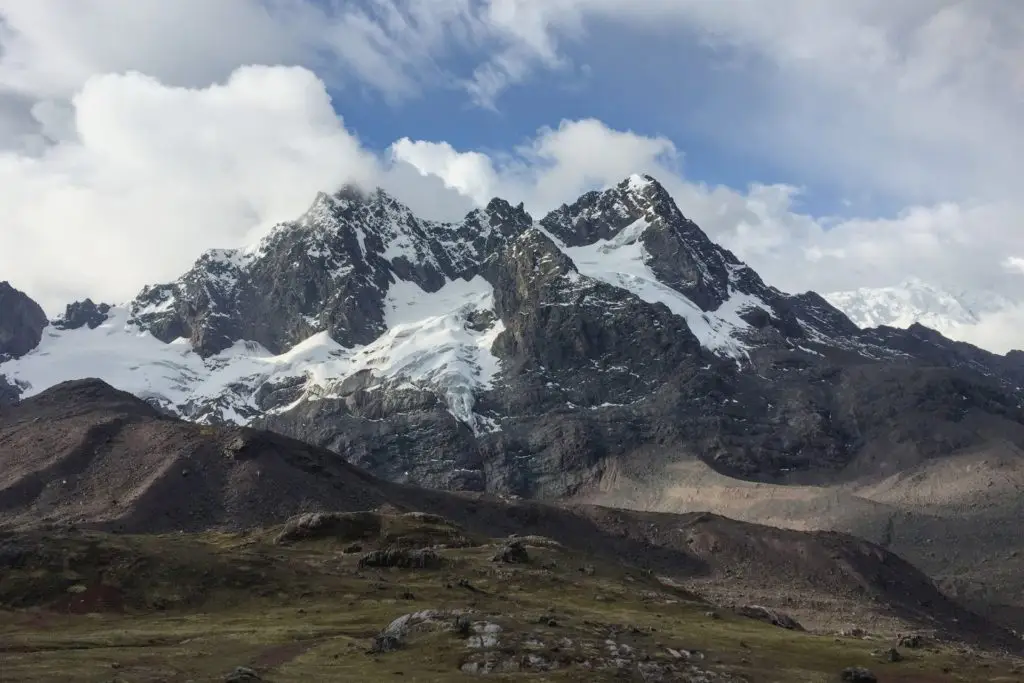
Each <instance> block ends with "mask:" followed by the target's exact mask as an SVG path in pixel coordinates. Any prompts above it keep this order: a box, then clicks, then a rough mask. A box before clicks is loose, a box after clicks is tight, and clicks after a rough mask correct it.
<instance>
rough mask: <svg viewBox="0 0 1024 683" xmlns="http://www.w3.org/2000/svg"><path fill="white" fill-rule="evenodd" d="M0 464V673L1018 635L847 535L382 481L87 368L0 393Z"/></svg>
mask: <svg viewBox="0 0 1024 683" xmlns="http://www.w3.org/2000/svg"><path fill="white" fill-rule="evenodd" d="M0 472H2V473H3V475H2V477H3V478H2V479H0V566H2V567H3V571H2V572H0V650H2V651H3V657H4V674H5V676H7V675H13V676H14V677H15V678H14V679H12V680H26V681H36V680H38V681H46V680H57V679H59V678H61V677H66V676H67V675H69V672H74V675H75V677H76V678H75V680H87V681H91V680H97V681H100V680H104V681H105V680H109V679H110V676H111V674H113V675H114V676H115V678H117V679H118V680H179V679H180V680H186V679H192V680H218V679H219V680H249V681H254V680H267V681H290V680H310V677H312V678H313V679H317V680H347V679H346V678H345V676H348V677H350V678H351V679H352V680H355V679H360V680H391V679H392V678H395V679H397V678H399V677H402V676H409V675H412V676H413V677H418V678H417V680H430V681H451V680H469V679H472V678H476V677H479V676H488V677H493V678H496V679H497V680H515V679H517V678H519V677H522V676H527V677H529V676H531V675H532V676H541V680H565V681H583V680H587V681H601V680H609V681H610V680H634V681H766V682H767V681H782V680H838V677H839V676H841V675H842V672H843V670H845V669H851V670H852V669H853V668H864V669H866V670H872V671H876V672H883V673H884V676H885V677H884V678H880V679H878V680H903V681H915V680H925V678H922V676H930V677H929V678H927V680H935V681H955V680H978V678H977V676H979V675H988V674H992V675H996V674H998V675H999V676H1011V677H1010V678H1007V679H1006V680H1014V679H1013V678H1012V676H1013V675H1014V672H1016V671H1018V669H1017V668H1016V667H1017V666H1018V660H1017V659H1016V658H1015V653H1018V652H1019V651H1021V650H1022V646H1021V641H1020V639H1019V638H1018V637H1017V636H1016V635H1014V634H1013V633H1011V632H1009V631H1008V630H1006V629H1004V628H1002V627H1000V626H998V625H997V624H995V623H994V622H993V621H991V620H990V619H988V618H986V617H983V616H981V615H979V614H977V613H974V612H971V611H969V610H967V609H965V608H963V607H962V606H960V605H959V604H958V603H956V602H955V601H953V600H951V599H949V598H948V597H947V596H946V595H944V594H943V593H942V592H940V591H939V590H938V589H937V588H936V586H935V585H934V584H933V582H932V581H931V580H930V579H928V578H927V577H926V576H925V575H924V574H923V573H921V572H920V571H919V570H917V569H916V568H914V567H913V566H912V565H910V564H908V563H907V562H905V561H904V560H902V559H901V558H899V557H898V556H896V555H894V554H892V553H890V552H889V551H887V550H885V549H884V548H882V547H880V546H878V545H875V544H872V543H869V542H866V541H862V540H859V539H857V538H854V537H852V536H848V535H844V534H839V533H826V532H800V531H792V530H784V529H778V528H773V527H767V526H761V525H755V524H749V523H743V522H737V521H732V520H729V519H726V518H723V517H718V516H715V515H709V514H706V513H699V514H682V515H679V514H665V513H651V512H638V511H628V510H617V509H611V508H601V507H593V506H589V505H553V504H548V503H541V502H535V501H522V500H506V499H502V498H499V497H494V496H491V495H487V494H478V493H449V492H443V491H437V490H428V489H421V488H418V487H414V486H410V485H405V484H398V483H393V482H387V481H383V480H380V479H377V478H375V477H373V476H372V475H370V474H368V473H366V472H363V471H361V470H360V469H358V468H356V467H354V466H352V465H349V464H347V463H344V462H343V461H341V460H340V459H339V458H337V456H336V455H335V454H333V453H331V452H330V451H326V450H324V449H320V448H317V447H313V446H309V445H307V444H303V443H301V442H297V441H293V440H291V439H288V438H285V437H281V436H279V435H276V434H273V433H270V432H265V431H258V430H253V429H249V428H245V427H234V426H213V425H196V424H193V423H188V422H184V421H181V420H180V419H178V418H176V417H174V416H170V415H167V414H165V413H162V412H160V411H158V410H156V409H155V408H153V407H152V406H150V405H149V404H147V403H145V402H143V401H141V400H140V399H137V398H136V397H134V396H132V395H130V394H127V393H124V392H120V391H118V390H116V389H113V388H112V387H110V386H109V385H106V384H105V383H103V382H101V381H99V380H79V381H73V382H69V383H64V384H61V385H58V386H56V387H53V388H51V389H48V390H46V391H44V392H42V393H40V394H38V395H35V396H32V397H29V398H27V399H25V400H23V401H21V402H20V403H19V404H18V405H17V406H7V407H5V408H2V409H0ZM286 519H287V522H286V523H282V522H283V521H284V520H286ZM339 601H340V602H343V603H345V604H346V605H347V607H346V608H345V609H342V610H339V609H338V605H339ZM86 615H88V616H86ZM268 616H269V617H272V618H270V619H268V618H267V617H268ZM901 634H902V635H901ZM983 672H984V673H983ZM851 675H852V674H851ZM232 676H236V678H231V677H232ZM964 676H967V677H968V678H964ZM510 677H511V678H510ZM544 677H546V678H544ZM972 677H973V678H972ZM865 680H868V679H865Z"/></svg>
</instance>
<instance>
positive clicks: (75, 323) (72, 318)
mask: <svg viewBox="0 0 1024 683" xmlns="http://www.w3.org/2000/svg"><path fill="white" fill-rule="evenodd" d="M109 313H110V304H96V303H93V300H92V299H86V300H85V301H76V302H75V303H73V304H68V305H67V308H66V309H65V311H64V315H63V316H61V317H60V318H58V319H57V320H56V321H54V323H53V326H54V327H56V328H57V329H60V330H77V329H80V328H82V327H88V328H89V329H90V330H95V329H96V328H97V327H99V326H100V325H102V324H103V323H104V322H106V320H107V316H108V314H109Z"/></svg>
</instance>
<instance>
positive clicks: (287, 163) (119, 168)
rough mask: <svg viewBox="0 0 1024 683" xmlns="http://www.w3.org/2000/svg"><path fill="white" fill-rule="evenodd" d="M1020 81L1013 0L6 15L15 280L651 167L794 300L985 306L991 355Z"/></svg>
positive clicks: (204, 6)
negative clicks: (317, 203) (931, 294)
mask: <svg viewBox="0 0 1024 683" xmlns="http://www.w3.org/2000/svg"><path fill="white" fill-rule="evenodd" d="M183 46H187V48H184V47H183ZM1022 65H1024V4H1021V3H1019V2H1018V1H1017V0H901V1H900V2H897V3H894V2H892V0H844V2H821V1H820V0H772V2H767V1H766V0H631V1H630V2H622V0H350V1H348V2H340V1H338V2H334V1H333V0H331V1H330V2H327V1H326V0H315V1H314V0H217V1H216V2H210V0H177V1H176V2H165V1H164V0H35V1H34V2H24V1H23V0H0V207H2V208H0V226H2V228H0V278H4V279H10V280H12V281H14V282H16V284H20V285H21V286H22V287H23V288H25V289H27V290H29V291H30V292H31V293H33V295H35V296H36V297H37V298H39V299H40V300H42V301H43V302H44V303H45V304H46V306H47V308H48V309H54V308H56V307H59V306H60V304H61V302H63V301H66V300H68V299H71V298H80V297H82V296H93V297H94V298H102V299H112V300H123V299H124V298H127V297H130V296H131V295H132V294H133V293H134V291H136V290H137V289H138V288H139V287H141V286H142V285H143V284H146V283H149V282H152V281H154V280H166V279H170V278H173V277H175V276H177V274H179V273H180V272H181V271H182V270H184V269H185V268H187V267H188V265H189V264H190V263H191V261H192V260H194V258H195V257H196V255H197V254H198V253H200V252H201V251H202V250H204V249H207V248H212V247H231V246H239V245H241V244H245V243H246V242H248V241H251V240H252V239H254V238H255V237H256V236H258V235H259V234H260V232H261V231H262V230H265V229H266V228H267V226H268V225H270V224H272V223H273V222H274V221H277V220H283V219H287V218H292V217H294V216H295V215H297V214H298V213H301V211H302V210H303V209H304V208H305V207H306V206H307V205H308V204H309V202H310V201H311V199H312V197H313V196H314V194H315V193H316V191H318V190H321V189H331V188H332V187H336V186H338V185H339V184H341V183H343V182H360V183H363V184H376V185H382V186H384V187H385V188H387V189H389V190H391V191H392V192H394V193H395V194H397V195H399V197H400V198H402V199H403V200H404V201H406V202H407V203H409V204H410V206H411V207H413V208H414V209H416V210H417V211H420V212H422V213H424V214H427V215H431V216H434V217H451V216H457V215H459V214H460V212H464V211H466V210H468V209H470V208H472V207H473V206H474V205H477V204H479V203H481V202H483V201H486V199H488V198H489V197H490V196H493V195H501V196H504V197H506V198H508V199H510V200H511V201H523V202H525V203H526V204H527V206H528V207H529V208H530V209H531V210H532V211H534V212H536V213H541V212H543V211H546V210H548V209H550V208H553V207H554V206H556V205H557V204H559V203H561V202H566V201H571V200H573V199H574V198H575V197H576V196H577V195H578V194H580V193H581V192H583V191H586V190H589V189H593V188H597V187H601V186H605V185H608V184H612V183H614V182H617V181H618V180H620V179H621V178H623V177H625V176H626V175H628V174H629V173H633V172H649V173H652V174H654V175H656V176H657V177H658V178H659V180H661V181H662V183H663V184H664V185H665V186H666V188H667V189H668V190H669V191H670V192H671V193H672V195H673V196H674V197H675V199H676V201H677V203H678V204H679V205H680V208H681V209H682V210H683V212H684V213H686V214H687V215H689V216H690V217H691V218H693V219H694V220H696V221H697V222H698V224H700V225H701V226H702V227H703V228H704V230H705V231H706V232H708V234H709V235H710V236H711V237H712V238H713V239H715V240H717V241H719V242H721V243H722V244H724V245H725V246H727V247H729V248H730V249H732V250H733V251H735V252H736V253H737V255H739V256H740V257H741V258H743V259H745V260H746V261H748V262H749V263H750V264H751V265H752V266H754V267H755V268H756V269H757V270H758V271H759V272H761V274H762V275H763V276H764V277H765V279H766V280H768V281H769V282H771V283H773V284H775V285H777V286H779V287H781V288H783V289H787V290H806V289H815V290H817V291H821V292H830V291H838V290H849V289H855V288H859V287H867V288H877V287H886V286H893V285H897V284H898V283H900V282H901V281H903V280H904V279H906V278H908V277H915V278H919V279H921V280H924V281H926V282H929V283H932V284H934V285H936V286H938V287H940V288H943V289H945V290H947V291H949V292H953V293H955V294H959V293H968V294H970V295H971V297H972V298H973V299H974V300H978V301H982V302H985V301H992V302H995V301H997V299H996V296H995V295H999V297H1000V298H999V299H998V301H999V304H998V306H995V304H993V311H990V312H991V313H992V314H993V316H997V317H998V320H996V318H993V320H994V322H992V323H991V324H990V325H988V326H987V327H985V328H984V329H981V328H979V329H978V330H969V331H966V332H964V334H963V335H962V336H963V338H968V339H972V340H975V341H979V340H980V341H982V342H984V343H986V344H988V345H989V346H991V347H993V348H995V347H1000V348H1002V347H1006V346H1007V345H1008V344H1009V343H1011V341H1008V340H1012V343H1014V344H1016V343H1018V340H1020V333H1019V331H1018V330H1020V329H1024V303H1022V298H1024V297H1021V296H1020V295H1019V292H1020V291H1024V290H1022V288H1021V284H1022V280H1021V278H1022V277H1024V231H1022V230H1021V229H1020V226H1021V225H1022V224H1024V199H1022V198H1024V186H1022V183H1024V180H1022V179H1024V130H1022V129H1021V127H1020V123H1019V122H1020V121H1021V120H1024V67H1022ZM96 263H105V264H107V265H106V266H105V267H103V268H96V266H95V264H96ZM1007 302H1009V303H1007ZM995 308H998V310H995Z"/></svg>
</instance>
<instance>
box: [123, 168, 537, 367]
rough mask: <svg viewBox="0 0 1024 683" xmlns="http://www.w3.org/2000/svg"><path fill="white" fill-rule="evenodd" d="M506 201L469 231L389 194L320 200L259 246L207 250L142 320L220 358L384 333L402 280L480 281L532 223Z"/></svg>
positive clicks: (434, 284) (149, 298)
mask: <svg viewBox="0 0 1024 683" xmlns="http://www.w3.org/2000/svg"><path fill="white" fill-rule="evenodd" d="M530 221H531V219H530V217H529V216H528V215H527V214H526V213H525V211H523V208H522V206H521V205H520V206H519V207H517V208H513V207H512V206H511V205H509V204H508V203H507V202H504V201H502V200H494V201H492V202H491V203H490V204H489V205H488V206H487V207H486V208H485V209H483V210H480V211H475V212H473V213H471V214H470V215H469V216H467V217H466V219H465V220H464V221H463V222H462V223H459V224H439V223H434V222H430V221H424V220H421V219H419V218H417V217H415V216H414V215H413V214H412V212H411V211H409V209H408V208H406V207H405V206H403V205H402V204H400V203H399V202H397V201H396V200H395V199H394V198H393V197H390V196H389V195H387V194H385V193H384V192H381V191H379V190H378V191H375V192H372V193H369V194H364V193H363V192H361V191H360V190H357V189H355V188H344V189H343V190H341V191H339V192H337V193H335V194H333V195H328V194H324V193H320V194H319V195H318V196H317V198H316V200H315V201H314V202H313V205H312V206H311V207H310V209H309V210H308V211H307V212H306V213H305V214H304V215H303V216H302V217H301V218H300V219H299V220H297V221H295V222H292V223H284V224H281V225H279V226H278V227H277V228H275V230H274V231H273V232H272V233H271V234H270V235H269V236H268V237H267V238H265V239H264V240H263V241H262V242H261V243H260V245H259V247H258V248H256V249H253V250H249V251H240V250H217V251H211V252H207V253H206V254H204V255H203V256H202V257H201V258H200V259H199V260H198V261H197V262H196V264H195V266H194V267H193V268H192V270H190V271H189V272H188V273H186V274H185V275H184V276H182V277H181V278H180V279H179V280H178V281H176V282H173V283H170V284H166V285H158V286H155V287H147V288H146V289H144V290H143V292H142V293H141V294H140V295H139V296H138V298H136V300H135V301H134V302H133V304H132V316H133V318H134V320H135V321H136V322H137V323H138V325H139V326H140V327H142V328H143V329H147V330H149V331H150V332H152V334H153V336H155V337H157V338H158V339H160V340H162V341H164V342H170V341H173V340H174V339H177V338H179V337H185V338H188V339H189V340H190V341H191V342H192V345H193V347H194V348H195V349H196V351H197V352H198V353H200V354H202V355H204V356H211V355H213V354H216V353H218V352H220V351H223V350H225V349H227V348H228V347H230V346H231V345H232V344H233V343H235V342H236V341H238V340H240V339H245V340H249V341H255V342H258V343H260V344H261V345H263V346H264V347H265V348H267V349H269V350H271V351H274V352H282V351H285V350H287V349H288V348H290V347H291V346H293V345H294V344H296V343H298V342H300V341H302V340H304V339H306V338H308V337H309V336H311V335H312V334H315V333H317V332H322V331H327V332H328V333H330V335H331V337H332V338H333V339H334V340H335V341H337V342H339V343H340V344H342V345H344V346H351V345H353V344H368V343H370V342H372V341H373V340H375V339H377V338H378V337H379V336H380V335H381V334H382V333H383V332H384V331H385V330H386V326H385V324H384V310H383V303H384V296H385V295H386V294H387V291H388V288H389V287H390V286H391V285H392V284H393V283H395V282H396V281H397V280H402V281H408V282H413V283H415V284H416V285H418V286H419V287H420V288H422V289H423V290H424V291H426V292H434V291H437V290H438V289H440V288H441V287H442V286H443V285H444V284H445V283H446V282H447V281H448V280H449V279H454V278H464V279H468V278H471V277H472V276H473V275H475V274H477V273H478V272H479V270H480V268H481V266H482V264H483V262H484V261H485V260H486V257H487V256H488V255H489V254H491V253H492V252H493V250H494V249H496V248H498V247H499V246H500V245H501V244H503V243H504V241H505V240H506V239H507V238H508V237H510V236H512V235H515V234H518V233H519V232H521V231H522V230H524V229H526V228H527V227H528V226H529V225H530Z"/></svg>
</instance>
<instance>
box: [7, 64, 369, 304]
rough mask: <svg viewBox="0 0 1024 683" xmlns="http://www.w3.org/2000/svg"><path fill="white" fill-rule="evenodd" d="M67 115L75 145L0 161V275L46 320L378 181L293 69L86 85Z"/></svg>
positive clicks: (311, 85)
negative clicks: (191, 82) (195, 84)
mask: <svg viewBox="0 0 1024 683" xmlns="http://www.w3.org/2000/svg"><path fill="white" fill-rule="evenodd" d="M73 107H74V108H73V113H72V122H73V128H74V133H75V136H74V139H68V140H63V141H61V142H59V143H57V144H53V145H50V146H49V147H47V148H46V149H45V150H44V151H43V152H42V153H41V154H39V155H26V154H21V153H17V152H6V153H0V206H2V207H3V211H2V221H3V230H2V231H0V272H2V273H3V277H4V278H7V279H11V280H12V281H14V282H15V283H16V284H18V285H20V286H22V287H24V288H27V289H28V290H29V291H30V292H33V293H35V294H37V295H38V296H40V298H42V299H43V301H44V302H45V303H46V305H47V307H48V308H49V309H50V310H51V311H52V310H54V308H55V307H56V306H57V305H58V302H59V301H61V300H67V299H70V298H71V297H74V296H82V295H85V294H88V295H91V296H94V297H100V298H105V299H110V298H114V299H123V298H125V297H126V296H128V295H130V293H131V291H132V290H133V289H134V288H137V287H138V286H139V285H141V284H142V283H144V282H147V281H151V280H154V279H156V280H159V279H163V278H168V277H174V276H177V275H178V274H179V273H180V270H181V268H182V267H183V266H185V265H187V264H188V263H190V262H191V261H192V260H194V259H195V257H196V256H197V255H198V253H199V251H201V250H203V249H205V248H208V247H213V246H229V244H230V243H238V242H240V241H242V240H244V239H246V237H247V236H248V235H250V234H251V233H252V231H253V230H254V229H258V227H259V226H261V225H266V224H267V223H268V222H272V221H276V220H282V219H286V218H292V217H294V215H295V212H296V210H297V209H298V208H299V207H302V206H303V205H306V204H308V203H309V201H310V200H311V198H312V196H313V193H315V191H316V190H317V189H319V188H329V187H332V186H334V185H337V184H339V183H341V182H344V181H346V180H352V181H360V182H373V181H372V176H373V174H374V173H375V172H376V166H375V164H376V161H375V159H374V158H373V157H372V155H370V154H368V153H367V152H365V151H364V150H363V149H362V148H361V147H360V144H359V142H358V140H356V139H355V137H353V136H352V135H351V134H350V133H348V132H347V131H346V130H345V129H344V128H343V127H342V125H341V123H340V122H339V120H338V118H337V116H336V115H335V113H334V111H333V109H332V106H331V101H330V98H329V97H328V96H327V93H326V91H325V90H324V86H323V83H322V82H321V81H319V80H318V79H317V78H316V76H314V75H313V74H312V73H310V72H309V71H306V70H304V69H298V68H285V67H278V68H265V67H247V68H243V69H240V70H238V71H236V72H235V73H234V74H233V75H231V77H230V78H229V79H228V80H227V81H226V82H225V83H223V84H221V85H213V86H210V87H207V88H202V89H189V88H175V87H168V86H165V85H163V84H161V83H160V82H159V81H157V80H155V79H153V78H151V77H148V76H143V75H140V74H126V75H120V76H114V75H107V76H98V77H94V78H92V79H90V80H89V81H87V82H86V84H85V86H84V87H83V88H82V90H81V92H79V94H78V95H76V96H75V97H74V99H73Z"/></svg>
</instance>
